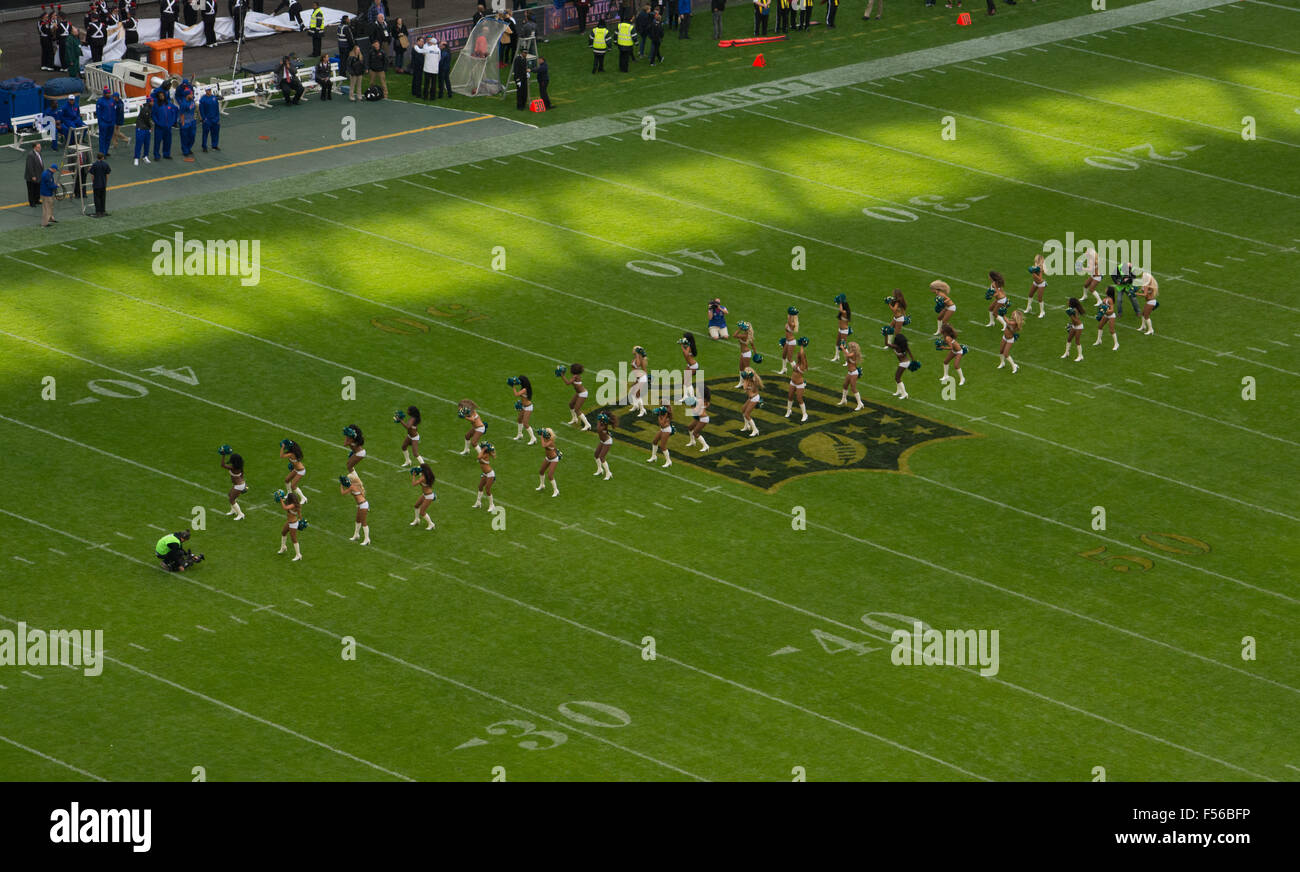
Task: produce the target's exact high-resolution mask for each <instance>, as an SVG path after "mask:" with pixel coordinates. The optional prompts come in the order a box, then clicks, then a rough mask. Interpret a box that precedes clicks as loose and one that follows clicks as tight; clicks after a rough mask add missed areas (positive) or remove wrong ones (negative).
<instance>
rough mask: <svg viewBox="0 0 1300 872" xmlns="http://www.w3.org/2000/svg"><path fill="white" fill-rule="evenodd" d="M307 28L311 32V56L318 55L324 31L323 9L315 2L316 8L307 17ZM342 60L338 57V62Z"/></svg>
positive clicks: (315, 56)
mask: <svg viewBox="0 0 1300 872" xmlns="http://www.w3.org/2000/svg"><path fill="white" fill-rule="evenodd" d="M307 30H308V31H309V32H310V33H311V56H312V57H314V58H318V57H320V38H321V35H322V34H324V33H325V10H324V9H321V8H320V4H319V3H317V4H316V8H315V9H313V10H312V11H311V16H310V17H308V19H307ZM341 62H342V60H341V59H340V63H341Z"/></svg>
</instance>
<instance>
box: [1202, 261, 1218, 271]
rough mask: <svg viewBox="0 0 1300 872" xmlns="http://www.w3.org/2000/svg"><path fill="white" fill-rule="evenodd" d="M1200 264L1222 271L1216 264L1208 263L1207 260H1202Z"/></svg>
mask: <svg viewBox="0 0 1300 872" xmlns="http://www.w3.org/2000/svg"><path fill="white" fill-rule="evenodd" d="M1201 263H1203V264H1205V265H1206V266H1212V267H1214V268H1215V269H1223V267H1221V266H1219V265H1218V264H1217V263H1210V262H1209V261H1208V260H1203V261H1201Z"/></svg>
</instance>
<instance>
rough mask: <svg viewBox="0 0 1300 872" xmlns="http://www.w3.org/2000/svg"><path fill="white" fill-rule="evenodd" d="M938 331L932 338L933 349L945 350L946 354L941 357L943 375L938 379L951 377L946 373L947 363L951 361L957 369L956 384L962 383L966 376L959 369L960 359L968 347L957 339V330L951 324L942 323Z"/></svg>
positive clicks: (964, 381) (943, 380) (941, 380)
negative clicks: (936, 337)
mask: <svg viewBox="0 0 1300 872" xmlns="http://www.w3.org/2000/svg"><path fill="white" fill-rule="evenodd" d="M940 331H941V332H940V335H939V338H938V339H936V340H934V350H935V351H947V352H948V356H947V357H945V358H944V359H943V375H941V376H939V381H940V382H941V383H942V382H946V381H948V380H949V379H951V378H952V376H950V375H948V364H950V363H951V364H953V365H954V366H955V367H956V369H957V378H958V379H959V381H958V382H957V385H958V386H961V385H964V384H966V376H965V375H964V374H963V373H962V371H961V359H962V357H963V356H965V354H966V352H967V351H969V350H970V349H969V348H967V347H966V346H965V345H962V344H961V343H960V342H958V341H957V331H956V329H955V328H954V327H953V326H952V325H951V324H944V325H943V326H942V327H941V328H940Z"/></svg>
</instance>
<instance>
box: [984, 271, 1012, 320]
mask: <svg viewBox="0 0 1300 872" xmlns="http://www.w3.org/2000/svg"><path fill="white" fill-rule="evenodd" d="M984 299H986V300H991V301H992V302H990V303H989V323H987V324H985V325H984V326H985V327H993V326H995V325H994V322H993V315H994V313H997V317H998V320H997V325H998V326H1001V327H1003V328H1005V327H1006V322H1005V321H1004V320H1003V318H1002V315H1003V314H1004V313H1005V311H1006V309H1007V306H1008V303H1007V292H1006V280H1005V279H1003V278H1002V273H1000V272H995V271H994V270H989V289H988V290H987V291H986V292H985V293H984ZM999 310H1001V311H999Z"/></svg>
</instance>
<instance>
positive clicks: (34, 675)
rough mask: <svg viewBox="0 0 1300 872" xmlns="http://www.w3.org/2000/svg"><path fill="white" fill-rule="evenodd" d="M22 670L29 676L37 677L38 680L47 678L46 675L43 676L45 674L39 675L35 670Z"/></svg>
mask: <svg viewBox="0 0 1300 872" xmlns="http://www.w3.org/2000/svg"><path fill="white" fill-rule="evenodd" d="M22 672H23V675H26V676H27V677H28V678H35V679H36V680H37V681H44V680H45V676H43V675H37V674H36V673H35V672H28V671H27V670H26V669H24V670H23V671H22Z"/></svg>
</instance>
